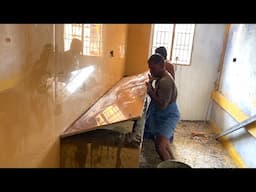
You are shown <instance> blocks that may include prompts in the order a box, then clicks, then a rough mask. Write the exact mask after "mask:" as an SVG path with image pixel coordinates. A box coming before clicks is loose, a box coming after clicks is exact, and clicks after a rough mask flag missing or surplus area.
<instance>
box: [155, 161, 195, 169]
mask: <svg viewBox="0 0 256 192" xmlns="http://www.w3.org/2000/svg"><path fill="white" fill-rule="evenodd" d="M157 168H191V167H190V166H189V165H187V164H185V163H183V162H180V161H176V160H166V161H162V162H161V163H159V164H158V165H157Z"/></svg>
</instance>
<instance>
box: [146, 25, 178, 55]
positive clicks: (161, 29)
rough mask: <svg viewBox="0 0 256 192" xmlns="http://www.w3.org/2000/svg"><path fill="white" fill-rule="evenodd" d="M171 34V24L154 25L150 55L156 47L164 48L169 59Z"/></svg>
mask: <svg viewBox="0 0 256 192" xmlns="http://www.w3.org/2000/svg"><path fill="white" fill-rule="evenodd" d="M172 34H173V24H154V28H153V43H152V49H151V53H152V54H154V52H155V49H156V48H157V47H160V46H164V47H166V49H167V53H168V55H167V58H169V56H170V55H169V53H170V52H171V44H172Z"/></svg>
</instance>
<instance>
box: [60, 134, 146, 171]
mask: <svg viewBox="0 0 256 192" xmlns="http://www.w3.org/2000/svg"><path fill="white" fill-rule="evenodd" d="M140 150H141V146H134V145H131V146H129V143H128V144H127V143H126V140H125V134H122V133H118V132H113V131H110V130H95V131H92V132H87V133H83V134H81V135H75V136H72V137H67V138H64V139H62V140H61V167H64V168H83V167H86V168H122V167H123V168H124V167H127V168H135V167H138V166H139V156H140Z"/></svg>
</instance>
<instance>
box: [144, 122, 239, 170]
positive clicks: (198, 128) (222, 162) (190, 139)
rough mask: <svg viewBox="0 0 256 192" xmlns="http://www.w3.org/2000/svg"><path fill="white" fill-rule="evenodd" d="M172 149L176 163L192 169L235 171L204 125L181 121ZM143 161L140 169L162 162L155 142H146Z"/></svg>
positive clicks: (232, 163)
mask: <svg viewBox="0 0 256 192" xmlns="http://www.w3.org/2000/svg"><path fill="white" fill-rule="evenodd" d="M171 149H172V152H173V156H174V159H175V160H178V161H181V162H184V163H186V164H188V165H190V166H191V167H192V168H236V166H235V164H234V162H233V161H232V159H231V158H230V156H229V155H228V153H227V151H226V150H225V149H224V148H223V146H222V144H221V143H220V142H218V141H216V140H215V139H214V131H213V130H212V129H211V127H210V126H209V125H208V124H207V123H204V122H190V121H182V122H180V123H179V124H178V126H177V128H176V130H175V133H174V142H173V144H171ZM140 161H141V162H140V167H141V168H155V167H156V166H157V165H158V164H159V163H160V162H161V160H160V159H159V157H158V154H157V153H156V151H155V148H154V143H153V141H151V140H144V141H143V145H142V155H141V159H140Z"/></svg>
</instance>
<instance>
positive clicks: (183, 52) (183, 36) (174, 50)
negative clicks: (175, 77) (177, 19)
mask: <svg viewBox="0 0 256 192" xmlns="http://www.w3.org/2000/svg"><path fill="white" fill-rule="evenodd" d="M194 30H195V24H154V25H153V43H152V54H153V53H154V52H155V49H156V48H157V47H159V46H164V47H165V48H166V49H167V59H170V60H171V62H172V63H173V64H181V65H190V61H191V54H192V46H193V38H194Z"/></svg>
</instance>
